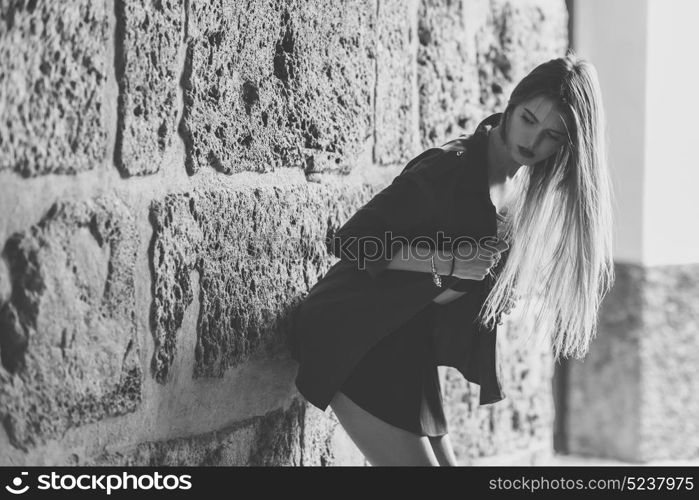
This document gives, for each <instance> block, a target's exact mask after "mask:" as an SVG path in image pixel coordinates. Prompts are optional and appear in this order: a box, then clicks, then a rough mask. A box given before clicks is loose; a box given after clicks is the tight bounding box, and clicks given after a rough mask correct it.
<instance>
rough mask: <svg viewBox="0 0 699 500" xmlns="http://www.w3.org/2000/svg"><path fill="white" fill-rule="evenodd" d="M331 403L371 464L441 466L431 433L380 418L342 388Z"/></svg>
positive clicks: (341, 422) (350, 435)
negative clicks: (406, 427)
mask: <svg viewBox="0 0 699 500" xmlns="http://www.w3.org/2000/svg"><path fill="white" fill-rule="evenodd" d="M330 407H331V408H332V410H333V412H334V413H335V415H336V416H337V418H338V420H339V421H340V424H342V427H344V429H345V431H346V432H347V435H348V436H349V437H350V438H351V439H352V441H354V443H355V444H356V445H357V447H358V448H359V451H361V452H362V453H363V454H364V456H365V457H366V459H367V460H369V463H371V465H374V466H391V465H422V466H439V461H438V460H437V457H436V456H435V453H434V451H433V450H432V446H431V445H430V442H429V440H428V439H427V437H425V436H418V435H417V434H413V433H412V432H408V431H406V430H403V429H399V428H398V427H394V426H392V425H390V424H388V423H386V422H384V421H383V420H380V419H378V418H376V417H375V416H373V415H372V414H371V413H368V412H367V411H366V410H364V409H362V408H361V407H359V406H357V405H356V404H355V403H354V401H352V400H351V399H350V398H348V397H347V396H345V395H344V394H343V393H342V392H339V391H338V392H337V393H336V394H335V397H334V398H333V399H332V401H331V402H330Z"/></svg>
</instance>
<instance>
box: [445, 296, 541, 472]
mask: <svg viewBox="0 0 699 500" xmlns="http://www.w3.org/2000/svg"><path fill="white" fill-rule="evenodd" d="M503 319H504V322H503V325H502V326H499V327H498V342H497V344H498V345H497V355H498V373H499V378H500V382H501V383H502V390H503V393H504V394H505V399H503V400H502V401H499V402H497V403H494V404H491V405H483V406H480V405H479V404H478V394H479V390H480V389H479V387H478V385H476V384H472V383H470V382H468V381H467V380H465V379H464V378H463V376H462V375H461V374H460V373H459V372H458V371H457V370H455V369H454V368H441V369H440V370H443V373H444V377H443V380H444V410H445V414H446V416H447V422H448V425H449V434H450V435H451V436H452V443H453V445H454V453H455V455H456V457H457V460H458V461H459V463H462V464H475V463H479V461H482V460H486V459H488V457H514V456H519V457H524V456H529V455H531V456H536V455H537V454H540V453H542V451H544V452H545V451H546V450H549V452H550V453H552V452H553V426H554V407H553V392H552V386H551V378H552V376H553V360H552V356H551V353H550V352H549V351H548V350H547V349H546V348H545V347H542V346H541V345H540V344H538V343H536V342H531V343H524V342H522V339H523V338H525V337H526V335H527V333H528V329H531V328H533V326H532V325H531V324H528V323H525V322H523V320H522V318H521V317H520V316H519V315H518V310H517V308H516V307H515V308H513V309H512V312H511V314H510V315H507V316H504V318H503Z"/></svg>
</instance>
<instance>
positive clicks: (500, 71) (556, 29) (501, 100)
mask: <svg viewBox="0 0 699 500" xmlns="http://www.w3.org/2000/svg"><path fill="white" fill-rule="evenodd" d="M418 18H419V26H418V38H419V41H420V45H419V49H418V86H419V90H420V134H421V140H422V145H423V147H425V148H427V147H431V146H439V145H440V144H443V143H444V142H446V141H447V140H449V139H451V138H454V137H456V136H458V135H461V134H464V133H467V134H468V133H472V132H473V128H474V127H475V125H476V124H477V122H478V121H479V120H480V119H482V118H483V117H484V116H485V115H486V114H490V113H495V112H498V111H504V109H505V107H506V105H507V100H508V99H509V94H510V92H511V91H512V89H514V86H515V85H516V84H517V83H518V82H519V80H520V79H521V78H522V77H524V76H525V75H526V74H527V73H528V72H529V71H531V70H532V69H534V67H536V66H537V65H538V64H540V63H543V62H546V61H548V60H549V59H552V58H555V57H559V56H561V55H563V54H564V53H565V50H566V48H567V28H566V27H567V10H566V7H565V2H564V1H563V0H524V1H520V0H517V1H515V0H493V1H488V0H457V1H453V2H451V1H450V2H445V1H444V0H422V1H421V4H420V13H419V17H418Z"/></svg>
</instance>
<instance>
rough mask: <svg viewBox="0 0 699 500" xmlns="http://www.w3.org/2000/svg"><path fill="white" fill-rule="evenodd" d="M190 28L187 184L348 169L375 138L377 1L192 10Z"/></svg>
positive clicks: (192, 6)
mask: <svg viewBox="0 0 699 500" xmlns="http://www.w3.org/2000/svg"><path fill="white" fill-rule="evenodd" d="M187 18H188V24H187V56H186V61H185V74H184V87H185V88H184V114H183V119H182V122H181V124H180V127H181V133H182V136H183V138H184V141H185V146H186V151H187V160H186V165H187V169H188V172H189V173H190V174H193V173H196V172H197V171H199V170H200V169H201V168H202V167H213V168H214V169H216V170H218V171H221V172H224V173H235V172H240V171H247V170H251V171H257V172H268V171H271V170H274V169H276V168H279V167H282V166H284V167H293V166H296V167H303V168H305V169H306V170H307V171H320V170H325V169H337V170H348V169H349V168H350V166H351V165H352V164H353V162H354V160H355V159H356V156H357V155H358V154H359V152H360V151H361V149H362V148H363V147H364V145H365V142H366V141H367V140H369V139H370V138H371V136H372V132H373V128H372V127H373V119H372V117H373V108H374V83H375V74H376V69H375V57H376V54H375V35H374V32H375V22H376V4H375V0H362V1H360V2H349V1H346V2H339V1H338V2H331V3H328V2H321V1H320V0H313V1H303V2H302V1H300V0H295V1H290V2H284V3H282V4H280V3H278V2H275V1H273V0H261V1H259V2H256V4H255V8H254V9H250V8H248V7H247V5H245V4H243V3H240V2H233V3H230V4H227V5H225V7H224V6H221V5H218V4H211V3H209V2H203V1H192V2H189V4H188V12H187Z"/></svg>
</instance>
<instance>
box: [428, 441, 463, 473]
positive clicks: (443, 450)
mask: <svg viewBox="0 0 699 500" xmlns="http://www.w3.org/2000/svg"><path fill="white" fill-rule="evenodd" d="M428 438H429V440H430V444H431V445H432V450H433V451H434V454H435V456H436V457H437V460H438V461H439V465H442V466H445V465H459V463H458V462H457V461H456V457H455V456H454V449H453V448H452V446H451V439H449V434H444V435H443V436H434V437H432V436H428Z"/></svg>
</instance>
